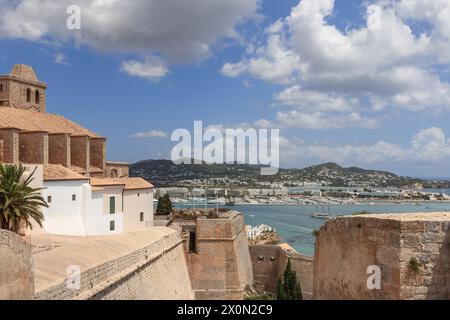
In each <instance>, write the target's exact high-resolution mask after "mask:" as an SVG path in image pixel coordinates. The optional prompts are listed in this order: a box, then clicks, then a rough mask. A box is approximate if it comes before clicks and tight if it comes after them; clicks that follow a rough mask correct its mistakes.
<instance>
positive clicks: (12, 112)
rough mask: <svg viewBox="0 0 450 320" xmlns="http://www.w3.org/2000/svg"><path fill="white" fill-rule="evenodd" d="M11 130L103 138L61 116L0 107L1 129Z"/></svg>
mask: <svg viewBox="0 0 450 320" xmlns="http://www.w3.org/2000/svg"><path fill="white" fill-rule="evenodd" d="M10 128H15V129H19V130H21V131H45V132H48V133H69V134H71V135H74V136H89V137H91V138H102V137H100V136H99V135H97V134H96V133H94V132H92V131H90V130H88V129H85V128H83V127H82V126H80V125H78V124H76V123H75V122H72V121H70V120H68V119H66V118H64V117H63V116H60V115H56V114H52V113H46V112H37V111H29V110H22V109H15V108H7V107H0V129H10Z"/></svg>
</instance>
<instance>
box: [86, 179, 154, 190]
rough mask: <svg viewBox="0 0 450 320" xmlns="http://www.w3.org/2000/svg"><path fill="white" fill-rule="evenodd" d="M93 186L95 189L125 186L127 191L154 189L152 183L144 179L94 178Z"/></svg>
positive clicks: (92, 180)
mask: <svg viewBox="0 0 450 320" xmlns="http://www.w3.org/2000/svg"><path fill="white" fill-rule="evenodd" d="M91 185H92V186H94V187H101V186H120V185H123V186H124V189H125V190H138V189H150V188H153V185H152V184H151V183H149V182H147V181H145V180H144V179H142V178H92V179H91Z"/></svg>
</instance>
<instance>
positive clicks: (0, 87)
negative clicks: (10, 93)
mask: <svg viewBox="0 0 450 320" xmlns="http://www.w3.org/2000/svg"><path fill="white" fill-rule="evenodd" d="M2 91H3V83H0V92H2Z"/></svg>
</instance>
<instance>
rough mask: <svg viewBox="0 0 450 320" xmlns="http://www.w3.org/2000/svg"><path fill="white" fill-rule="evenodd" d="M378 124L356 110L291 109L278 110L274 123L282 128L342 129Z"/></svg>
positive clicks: (369, 126) (370, 127)
mask: <svg viewBox="0 0 450 320" xmlns="http://www.w3.org/2000/svg"><path fill="white" fill-rule="evenodd" d="M377 124H378V123H377V121H376V120H375V119H370V118H365V117H363V116H361V115H360V114H359V113H356V112H349V113H327V112H314V113H304V112H299V111H289V112H278V113H277V123H275V124H274V125H275V126H279V127H281V128H302V129H341V128H346V127H357V128H366V129H373V128H375V127H376V126H377Z"/></svg>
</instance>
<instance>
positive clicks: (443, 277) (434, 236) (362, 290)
mask: <svg viewBox="0 0 450 320" xmlns="http://www.w3.org/2000/svg"><path fill="white" fill-rule="evenodd" d="M449 222H450V213H419V214H402V215H398V214H397V215H388V214H386V215H367V216H356V217H342V218H337V219H334V220H331V221H328V222H327V223H326V224H325V225H324V226H322V228H321V229H320V233H319V236H318V237H317V241H316V253H315V261H314V263H315V264H314V297H315V298H316V299H447V298H448V297H449V294H448V292H449V278H450V277H449V245H450V239H449V238H450V236H449ZM411 258H415V259H417V261H418V262H419V271H418V272H417V273H416V272H412V271H411V268H410V267H409V262H410V260H411ZM371 265H373V266H379V267H380V269H381V290H370V289H369V288H368V286H367V281H368V278H369V276H370V274H368V270H367V268H368V267H369V266H371Z"/></svg>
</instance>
